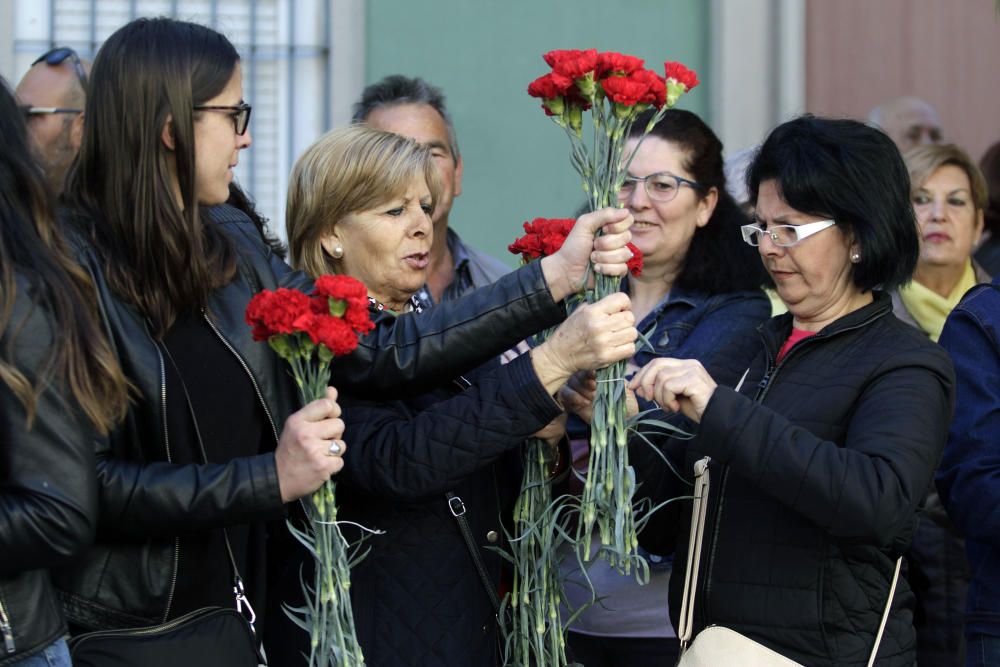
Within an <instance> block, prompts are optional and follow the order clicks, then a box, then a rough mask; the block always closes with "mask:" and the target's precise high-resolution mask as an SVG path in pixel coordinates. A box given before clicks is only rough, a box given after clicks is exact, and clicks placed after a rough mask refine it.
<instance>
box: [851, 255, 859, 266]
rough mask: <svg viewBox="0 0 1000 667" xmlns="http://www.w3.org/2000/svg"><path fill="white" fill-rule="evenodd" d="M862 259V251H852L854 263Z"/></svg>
mask: <svg viewBox="0 0 1000 667" xmlns="http://www.w3.org/2000/svg"><path fill="white" fill-rule="evenodd" d="M860 261H861V253H860V252H852V253H851V262H852V263H853V264H857V263H858V262H860Z"/></svg>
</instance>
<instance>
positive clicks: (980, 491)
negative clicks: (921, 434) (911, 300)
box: [937, 291, 1000, 548]
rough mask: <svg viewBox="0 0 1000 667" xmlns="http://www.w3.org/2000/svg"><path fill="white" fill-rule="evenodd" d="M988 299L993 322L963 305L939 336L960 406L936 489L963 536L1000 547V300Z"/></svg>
mask: <svg viewBox="0 0 1000 667" xmlns="http://www.w3.org/2000/svg"><path fill="white" fill-rule="evenodd" d="M995 294H1000V291H997V292H995ZM986 298H989V299H990V303H991V308H992V309H993V310H992V321H991V320H990V319H989V315H987V317H979V316H977V314H975V313H973V312H970V311H967V310H964V309H962V308H961V307H959V308H958V309H956V310H954V311H952V314H951V316H950V317H949V318H948V321H947V323H946V324H945V327H944V331H943V332H942V334H941V345H942V347H944V348H945V349H946V350H947V351H948V352H949V353H950V354H951V358H952V360H953V361H954V363H955V375H956V377H957V402H956V408H955V419H954V421H952V424H951V429H950V431H949V434H948V444H947V445H946V446H945V449H944V457H943V458H942V460H941V467H940V469H939V471H938V474H937V488H938V491H939V492H940V494H941V500H942V502H943V503H944V506H945V509H946V510H947V511H948V516H949V518H951V520H952V521H953V522H954V524H955V526H956V527H957V528H958V530H959V532H960V533H962V534H963V535H965V536H967V537H970V538H972V539H973V540H976V541H977V542H982V543H984V544H988V545H990V546H992V547H993V548H1000V381H998V378H1000V338H998V335H997V333H998V326H997V322H998V320H1000V310H997V309H1000V296H994V295H993V294H990V293H987V294H986ZM989 312H990V311H989V310H984V311H983V313H989Z"/></svg>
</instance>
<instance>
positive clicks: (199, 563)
mask: <svg viewBox="0 0 1000 667" xmlns="http://www.w3.org/2000/svg"><path fill="white" fill-rule="evenodd" d="M86 115H87V123H86V127H85V131H84V137H83V144H82V146H81V149H80V155H79V157H78V160H77V162H76V163H75V166H74V168H73V169H72V170H71V173H70V176H69V180H68V185H67V199H68V203H69V204H70V206H71V207H72V211H71V214H70V215H71V218H72V220H71V221H72V223H73V224H74V225H75V226H76V228H77V229H78V230H79V232H80V236H81V237H82V238H81V242H80V250H79V255H80V257H81V258H82V260H83V261H84V262H85V264H86V266H87V267H88V268H89V270H90V271H91V273H92V274H93V276H94V280H95V283H96V285H97V289H98V294H99V298H100V302H101V306H102V308H103V310H104V315H105V321H106V322H107V326H108V327H109V329H110V332H111V336H112V338H113V342H114V344H115V348H116V351H117V353H118V357H119V360H120V362H121V364H122V366H123V367H124V370H125V372H126V374H127V376H128V377H129V379H130V380H131V381H132V383H133V384H134V385H135V387H136V395H135V398H134V401H133V402H132V404H131V405H130V408H129V410H128V414H127V415H126V417H125V421H124V424H123V425H122V426H120V427H119V428H117V429H115V430H114V431H113V432H112V434H111V436H110V438H109V439H108V440H107V441H106V442H103V443H101V446H100V448H99V449H98V452H97V472H98V481H99V499H100V515H99V533H98V535H99V537H98V541H97V544H96V545H95V546H94V547H93V548H92V549H91V550H90V551H89V552H88V553H87V554H86V555H85V557H83V558H81V559H78V560H77V561H76V562H75V563H74V565H73V567H72V568H71V569H68V570H66V571H64V572H62V573H60V579H59V585H60V588H61V589H62V591H63V593H64V595H63V601H64V605H65V607H66V609H67V611H68V613H69V617H70V621H71V622H72V623H73V624H75V625H76V626H77V627H78V628H81V629H105V628H114V627H119V628H120V627H134V626H140V625H150V624H154V623H161V622H164V621H167V620H170V619H173V618H176V617H177V616H180V615H182V614H184V613H186V612H189V611H192V610H194V609H198V608H200V607H204V606H208V605H221V606H230V605H233V604H234V587H235V588H236V589H238V588H239V587H240V586H241V582H242V581H243V577H245V578H246V590H247V595H248V596H249V597H250V599H251V601H252V602H253V604H254V605H256V607H257V608H258V610H263V609H264V607H265V604H264V602H263V601H262V599H263V595H264V590H263V589H264V586H265V578H266V573H267V565H266V563H267V560H266V553H265V552H266V546H267V543H266V540H265V523H266V522H267V521H268V520H270V519H278V518H281V517H283V515H284V511H285V503H287V502H290V501H292V500H295V499H297V498H300V497H302V496H305V495H306V494H309V493H311V492H312V491H313V490H315V489H316V488H318V487H319V486H320V485H321V484H322V483H323V482H324V481H326V480H327V479H328V478H329V477H330V475H332V474H333V473H335V472H337V471H338V470H340V468H341V466H342V465H343V460H342V458H341V456H342V454H343V452H344V450H345V447H346V446H345V444H344V442H343V440H342V439H341V435H342V433H343V428H344V425H343V422H342V421H341V420H340V418H339V415H340V409H339V407H338V405H337V403H336V392H335V390H333V389H332V388H331V389H330V390H329V392H328V394H327V397H326V398H324V399H320V400H318V401H314V402H312V403H310V404H308V405H306V406H305V407H303V408H301V409H299V406H298V405H297V398H296V396H297V394H296V391H295V388H294V385H293V383H292V381H291V379H290V376H289V373H288V371H287V368H286V367H285V364H284V362H283V361H281V360H280V359H279V358H278V356H277V355H276V354H274V352H273V351H272V350H271V348H270V347H269V346H268V345H265V344H259V343H255V342H253V340H252V337H251V331H250V327H249V326H248V325H247V324H246V322H245V320H244V311H245V308H246V305H247V303H248V301H249V300H250V298H251V297H252V296H253V294H254V293H255V292H257V291H258V290H260V289H264V288H267V289H274V288H276V287H278V286H279V285H283V286H292V287H302V288H307V287H308V285H309V283H308V280H307V278H306V277H305V276H304V275H302V274H296V273H292V272H291V270H290V269H289V268H288V267H287V266H286V265H284V264H283V263H282V262H281V261H280V260H279V259H278V258H277V256H276V255H275V254H274V253H273V252H272V251H271V249H270V248H268V247H267V246H266V245H265V244H264V243H263V241H262V239H261V235H260V233H259V231H258V230H257V228H256V227H255V226H254V225H253V224H252V222H251V221H250V220H249V219H247V218H245V217H243V216H237V215H233V216H223V217H221V218H218V219H217V220H216V221H215V222H213V221H211V219H210V218H209V217H208V216H207V215H206V214H205V212H206V209H208V208H209V207H214V206H217V205H219V204H223V203H224V202H225V201H226V200H227V199H228V197H229V195H230V192H229V185H230V183H231V181H232V168H233V167H234V166H235V165H236V164H237V162H238V160H239V153H240V151H241V150H242V149H244V148H247V147H248V146H249V145H250V134H249V132H248V123H249V119H250V105H248V104H247V103H246V102H245V101H244V100H243V88H242V82H241V70H240V61H239V56H238V54H237V53H236V50H235V49H234V48H233V46H232V44H231V43H230V42H229V41H228V40H227V39H226V38H225V37H223V36H222V35H220V34H219V33H217V32H215V31H213V30H210V29H209V28H206V27H203V26H199V25H196V24H193V23H186V22H181V21H176V20H172V19H164V18H160V19H138V20H135V21H132V22H131V23H129V24H127V25H125V26H124V27H122V28H120V29H119V30H118V31H116V32H115V33H114V34H113V35H111V37H109V38H108V40H107V41H106V42H105V43H104V45H103V46H102V47H101V50H100V51H99V52H98V54H97V58H96V59H95V62H94V68H93V73H92V76H91V79H90V94H89V95H88V99H87V108H86ZM630 222H631V221H630V220H629V219H628V217H627V216H626V215H624V214H616V213H614V212H606V213H605V214H604V215H600V216H594V217H592V218H591V219H590V221H589V224H584V225H581V226H580V227H581V229H580V230H579V231H578V232H577V234H576V235H575V236H574V237H573V238H572V239H570V240H568V241H567V245H566V246H564V248H565V252H563V253H561V254H560V255H558V256H553V257H552V258H547V259H551V260H552V261H551V262H549V263H547V264H544V265H541V266H539V267H533V268H532V267H527V269H528V270H526V271H525V270H522V271H520V272H517V273H516V274H514V275H512V276H510V277H509V278H505V279H504V280H502V281H500V282H499V283H498V284H497V285H495V286H493V287H491V288H489V289H488V290H485V291H484V292H482V293H478V294H476V295H470V296H469V297H468V298H467V299H466V300H463V301H460V302H456V303H454V304H450V305H449V306H448V307H447V308H441V309H435V311H436V312H435V313H434V314H433V315H430V314H428V315H429V316H428V317H425V318H422V319H415V318H412V317H400V318H398V319H393V318H388V317H380V318H378V319H377V321H376V329H375V331H374V332H372V333H371V334H370V335H369V336H368V337H366V339H365V340H364V341H362V344H361V345H360V346H359V349H358V350H357V351H356V352H355V353H354V354H353V355H351V356H349V357H345V358H343V359H339V360H338V361H337V363H336V364H335V370H334V380H335V382H336V383H337V384H338V385H339V386H341V387H351V388H352V390H354V391H355V392H358V393H361V392H369V393H378V392H381V393H382V394H386V393H393V392H401V391H405V390H408V389H411V388H412V387H414V386H418V385H421V384H427V383H434V382H436V381H439V378H440V377H441V376H449V377H450V376H451V375H452V374H454V373H457V372H461V371H462V370H465V369H466V368H467V367H469V366H474V365H476V364H477V363H481V361H484V360H485V359H488V358H490V357H491V356H493V355H495V354H497V353H499V352H500V351H502V350H504V349H506V348H507V347H509V346H510V345H512V344H513V343H514V342H516V341H517V340H519V339H521V338H523V337H524V336H526V335H528V334H530V333H532V332H534V331H536V330H537V329H538V328H541V327H545V326H549V325H551V324H553V323H555V322H558V321H559V320H560V319H561V318H562V317H564V313H563V312H562V306H561V305H559V303H558V301H559V300H561V299H563V298H565V297H566V296H567V295H568V294H569V293H570V292H572V291H574V289H575V288H576V287H577V286H578V285H579V282H580V281H582V279H583V276H584V273H585V271H586V263H587V259H588V258H589V257H590V255H591V251H593V250H594V248H595V247H596V248H597V249H598V250H597V251H594V255H595V261H596V262H598V263H599V264H600V266H601V269H602V270H604V271H606V272H610V273H616V274H621V273H624V272H625V271H626V270H627V269H626V266H625V260H627V259H628V255H629V254H630V253H629V252H628V250H627V248H625V247H624V244H625V242H626V241H627V240H628V236H629V235H628V232H627V227H628V225H629V223H630ZM601 226H605V230H606V232H609V233H608V234H606V236H604V237H602V238H601V239H598V240H597V241H596V242H595V241H594V239H593V235H594V233H595V232H596V231H597V229H598V228H600V227H601ZM480 313H485V315H483V316H481V317H479V316H478V315H479V314H480ZM446 346H447V352H448V354H444V350H445V348H446ZM237 600H238V601H239V602H241V603H244V604H245V600H243V599H239V598H238V599H237Z"/></svg>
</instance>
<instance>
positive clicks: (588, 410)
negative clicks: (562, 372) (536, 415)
mask: <svg viewBox="0 0 1000 667" xmlns="http://www.w3.org/2000/svg"><path fill="white" fill-rule="evenodd" d="M596 395H597V376H596V375H595V374H594V371H579V372H577V373H573V374H572V375H570V376H569V380H567V381H566V384H564V385H563V386H562V387H561V388H560V389H559V401H560V402H561V403H562V404H563V406H564V407H565V408H566V410H567V411H568V412H572V413H573V414H575V415H576V416H577V417H579V418H580V419H582V420H583V421H585V422H587V423H588V424H589V423H590V420H591V418H592V417H593V416H594V396H596Z"/></svg>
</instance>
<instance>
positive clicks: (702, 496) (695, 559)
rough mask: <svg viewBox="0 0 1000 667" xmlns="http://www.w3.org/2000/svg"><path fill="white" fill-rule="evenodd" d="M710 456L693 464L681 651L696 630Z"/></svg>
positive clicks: (681, 615)
mask: <svg viewBox="0 0 1000 667" xmlns="http://www.w3.org/2000/svg"><path fill="white" fill-rule="evenodd" d="M709 461H711V459H710V458H709V457H707V456H706V457H705V458H703V459H700V460H698V461H697V462H695V464H694V506H693V507H692V508H691V534H690V536H689V537H688V553H687V568H686V569H685V572H684V597H682V598H681V613H680V619H679V622H678V624H677V638H678V639H680V642H681V651H682V652H683V651H685V650H687V647H688V644H690V643H691V636H692V634H693V630H694V600H695V597H696V596H697V593H698V571H699V570H700V569H701V567H700V566H701V545H702V541H703V539H704V536H705V516H706V514H707V512H708V491H709V486H710V485H709V474H708V464H709Z"/></svg>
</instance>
